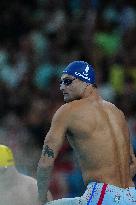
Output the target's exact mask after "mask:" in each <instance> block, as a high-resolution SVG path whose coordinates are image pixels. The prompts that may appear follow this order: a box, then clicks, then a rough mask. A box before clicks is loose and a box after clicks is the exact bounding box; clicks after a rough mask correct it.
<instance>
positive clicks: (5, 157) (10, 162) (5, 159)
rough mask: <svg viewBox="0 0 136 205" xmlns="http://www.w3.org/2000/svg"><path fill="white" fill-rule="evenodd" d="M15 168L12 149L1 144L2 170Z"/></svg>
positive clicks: (0, 165)
mask: <svg viewBox="0 0 136 205" xmlns="http://www.w3.org/2000/svg"><path fill="white" fill-rule="evenodd" d="M10 166H15V161H14V157H13V153H12V151H11V149H10V148H9V147H7V146H5V145H1V144H0V168H3V167H5V168H7V167H10Z"/></svg>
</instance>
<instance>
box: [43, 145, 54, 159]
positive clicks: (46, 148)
mask: <svg viewBox="0 0 136 205" xmlns="http://www.w3.org/2000/svg"><path fill="white" fill-rule="evenodd" d="M42 155H43V156H45V155H48V157H52V158H54V152H53V150H52V149H50V148H49V146H48V145H46V146H44V147H43V151H42Z"/></svg>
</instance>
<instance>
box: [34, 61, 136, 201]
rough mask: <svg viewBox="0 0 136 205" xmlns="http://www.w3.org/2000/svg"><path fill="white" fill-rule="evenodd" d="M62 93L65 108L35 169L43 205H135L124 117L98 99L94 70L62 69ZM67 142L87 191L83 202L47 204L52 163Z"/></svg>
mask: <svg viewBox="0 0 136 205" xmlns="http://www.w3.org/2000/svg"><path fill="white" fill-rule="evenodd" d="M60 90H61V91H62V93H63V96H64V101H65V104H64V105H62V106H61V107H60V108H59V109H58V110H57V111H56V113H55V114H54V116H53V119H52V123H51V127H50V130H49V132H48V133H47V135H46V137H45V140H44V145H43V150H42V154H41V158H40V160H39V164H38V169H37V181H38V191H39V198H40V200H41V203H42V204H46V205H77V204H82V205H89V204H90V205H101V204H103V205H109V204H110V205H115V204H118V205H120V204H123V205H125V204H128V205H135V204H136V189H135V187H134V183H133V181H132V177H133V176H132V175H134V172H135V171H136V169H135V156H134V153H133V150H132V149H131V145H130V137H129V130H128V125H127V122H126V119H125V116H124V114H123V112H122V111H121V110H119V109H118V108H117V107H116V106H115V105H114V104H112V103H110V102H108V101H105V100H104V99H102V97H101V96H100V94H99V93H98V90H97V85H96V79H95V70H94V68H93V67H92V65H90V64H88V63H87V62H84V61H74V62H72V63H70V64H69V65H68V66H67V67H66V68H65V69H64V71H63V73H62V77H61V81H60ZM65 137H67V139H68V141H69V143H70V145H71V147H72V148H73V150H74V152H75V156H76V158H77V160H78V164H79V166H80V169H81V172H82V176H83V180H84V183H85V185H86V187H87V188H86V191H85V193H84V194H83V195H82V196H81V197H75V198H62V199H58V200H54V201H51V202H48V200H47V197H45V195H43V193H45V192H46V193H47V190H48V186H49V182H50V178H51V174H52V170H53V166H54V161H55V159H56V157H57V155H58V152H59V150H60V148H61V146H62V145H63V143H64V141H65ZM131 167H132V170H131Z"/></svg>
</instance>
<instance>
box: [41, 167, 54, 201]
mask: <svg viewBox="0 0 136 205" xmlns="http://www.w3.org/2000/svg"><path fill="white" fill-rule="evenodd" d="M51 171H52V167H51V166H50V167H47V168H45V167H40V166H38V169H37V186H38V193H39V199H40V201H41V202H42V203H43V204H44V203H46V202H47V201H48V200H47V191H48V186H49V179H50V175H51Z"/></svg>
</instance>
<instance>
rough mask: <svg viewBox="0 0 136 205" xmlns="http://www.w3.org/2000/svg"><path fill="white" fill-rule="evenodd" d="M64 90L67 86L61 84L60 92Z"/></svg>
mask: <svg viewBox="0 0 136 205" xmlns="http://www.w3.org/2000/svg"><path fill="white" fill-rule="evenodd" d="M64 89H65V85H64V83H61V85H60V90H61V91H63V90H64Z"/></svg>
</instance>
